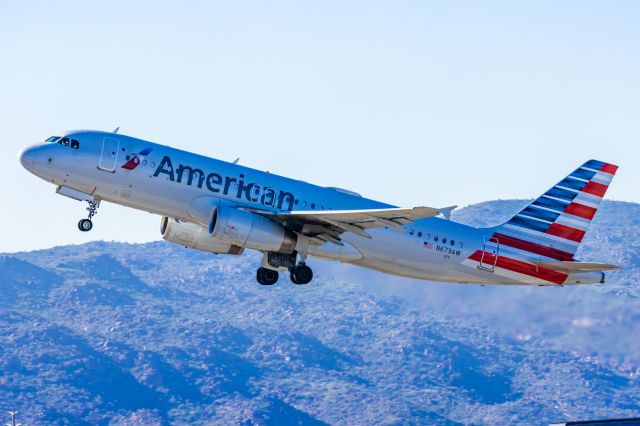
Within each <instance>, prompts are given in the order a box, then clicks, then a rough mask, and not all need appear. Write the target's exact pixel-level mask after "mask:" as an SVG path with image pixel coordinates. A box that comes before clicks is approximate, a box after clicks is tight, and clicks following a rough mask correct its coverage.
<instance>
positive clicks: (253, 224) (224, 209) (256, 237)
mask: <svg viewBox="0 0 640 426" xmlns="http://www.w3.org/2000/svg"><path fill="white" fill-rule="evenodd" d="M209 233H210V234H211V236H212V237H213V238H218V239H220V240H224V241H227V242H229V243H230V244H233V245H236V246H240V247H247V248H251V249H254V250H260V251H271V252H279V253H293V251H294V249H295V246H296V236H295V235H294V234H293V233H292V232H290V231H288V230H286V229H285V228H284V227H283V226H282V225H280V224H279V223H276V222H273V221H271V220H269V219H267V218H266V217H264V216H260V215H257V214H254V213H250V212H247V211H244V210H240V209H237V208H235V207H231V206H225V205H221V206H220V207H218V208H214V209H213V210H212V211H211V216H210V218H209Z"/></svg>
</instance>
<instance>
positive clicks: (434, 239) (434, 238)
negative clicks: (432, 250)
mask: <svg viewBox="0 0 640 426" xmlns="http://www.w3.org/2000/svg"><path fill="white" fill-rule="evenodd" d="M433 241H435V242H436V243H437V242H438V236H437V235H436V236H435V237H433Z"/></svg>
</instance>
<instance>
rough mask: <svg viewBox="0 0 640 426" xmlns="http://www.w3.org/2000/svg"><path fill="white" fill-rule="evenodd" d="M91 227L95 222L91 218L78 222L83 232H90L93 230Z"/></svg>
mask: <svg viewBox="0 0 640 426" xmlns="http://www.w3.org/2000/svg"><path fill="white" fill-rule="evenodd" d="M91 228H93V222H91V219H80V222H78V229H79V230H81V231H82V232H89V231H91Z"/></svg>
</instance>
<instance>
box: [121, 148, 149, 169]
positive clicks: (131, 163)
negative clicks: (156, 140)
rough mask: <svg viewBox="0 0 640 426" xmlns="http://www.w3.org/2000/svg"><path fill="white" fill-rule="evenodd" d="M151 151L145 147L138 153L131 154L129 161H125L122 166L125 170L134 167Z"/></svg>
mask: <svg viewBox="0 0 640 426" xmlns="http://www.w3.org/2000/svg"><path fill="white" fill-rule="evenodd" d="M151 151H152V149H151V148H145V149H143V150H142V151H140V152H139V153H138V154H133V155H132V156H131V158H130V159H129V161H127V162H126V163H124V164H123V165H122V168H123V169H127V170H133V169H135V168H136V167H138V166H139V165H140V163H142V160H144V157H146V156H147V155H149V154H150V153H151Z"/></svg>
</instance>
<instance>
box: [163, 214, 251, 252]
mask: <svg viewBox="0 0 640 426" xmlns="http://www.w3.org/2000/svg"><path fill="white" fill-rule="evenodd" d="M160 232H161V233H162V238H164V239H165V240H167V241H171V242H172V243H176V244H180V245H181V246H184V247H189V248H193V249H196V250H202V251H206V252H209V253H216V254H236V255H237V254H242V252H243V251H244V248H242V247H238V246H236V245H233V244H229V243H228V242H226V241H221V240H219V239H217V238H214V237H212V236H211V235H209V233H208V232H207V228H203V227H202V226H200V225H196V224H195V223H189V222H181V221H178V220H176V219H172V218H168V217H166V216H164V217H162V220H161V222H160Z"/></svg>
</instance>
